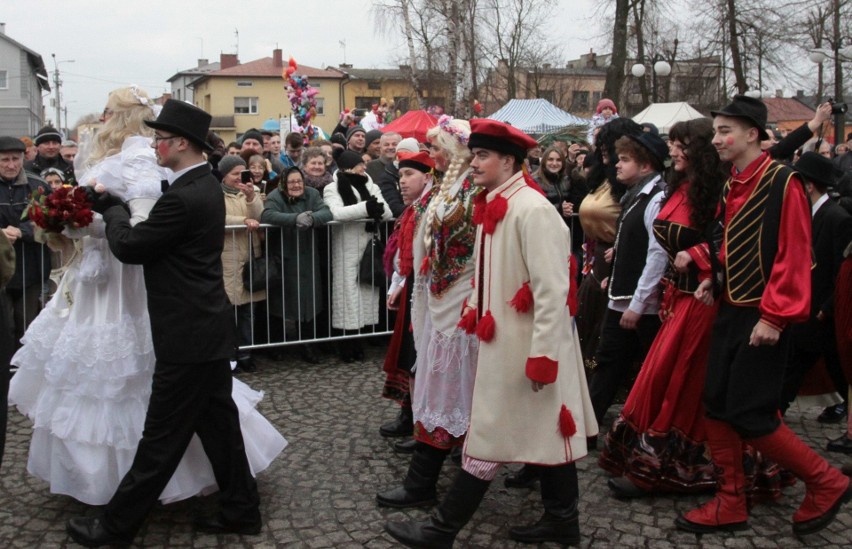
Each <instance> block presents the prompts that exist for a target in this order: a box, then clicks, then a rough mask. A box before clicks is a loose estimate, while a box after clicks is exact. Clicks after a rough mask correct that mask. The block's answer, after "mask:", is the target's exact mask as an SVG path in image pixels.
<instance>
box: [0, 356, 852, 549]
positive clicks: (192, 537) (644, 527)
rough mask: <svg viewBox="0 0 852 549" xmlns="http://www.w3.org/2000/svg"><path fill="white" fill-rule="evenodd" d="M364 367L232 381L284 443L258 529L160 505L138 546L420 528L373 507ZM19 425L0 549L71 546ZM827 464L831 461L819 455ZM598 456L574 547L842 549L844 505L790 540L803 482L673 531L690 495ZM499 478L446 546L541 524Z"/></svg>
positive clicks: (820, 443)
mask: <svg viewBox="0 0 852 549" xmlns="http://www.w3.org/2000/svg"><path fill="white" fill-rule="evenodd" d="M365 348H366V353H367V360H366V361H364V362H363V363H360V364H357V363H356V364H344V363H341V362H339V361H338V360H337V359H336V358H335V357H332V356H327V355H326V356H324V361H325V362H326V363H325V364H322V365H309V364H306V363H304V362H301V361H300V360H298V359H297V358H295V351H292V354H293V358H288V359H285V360H283V361H281V362H273V361H270V360H268V359H264V358H260V359H259V360H258V364H259V370H258V372H257V373H254V374H241V375H240V378H241V379H243V380H244V381H245V382H246V383H248V384H249V385H250V386H252V387H253V388H255V389H260V390H263V391H264V392H265V397H264V399H263V401H262V402H261V403H260V405H259V406H260V409H261V411H262V412H263V413H264V414H265V415H266V417H267V418H268V419H269V420H270V421H271V422H272V423H273V424H275V425H276V426H277V427H278V428H279V430H280V431H281V432H282V434H284V436H285V437H286V438H287V440H288V441H289V443H290V446H289V447H288V448H287V449H286V450H285V451H284V453H283V454H282V455H281V456H279V458H278V459H277V460H276V461H275V462H274V463H273V464H272V466H271V467H270V468H269V469H267V470H266V471H264V472H263V473H261V474H260V475H259V477H258V484H259V488H260V493H261V500H262V508H261V510H262V513H263V516H264V521H265V524H264V528H263V531H262V533H261V534H260V535H259V536H251V537H239V536H218V537H217V536H211V535H204V534H196V533H194V532H193V529H192V527H191V519H192V517H193V516H194V515H195V514H198V513H201V512H204V511H206V510H208V509H209V508H211V507H212V506H213V505H214V504H215V496H213V497H208V498H201V499H193V500H190V501H185V502H179V503H176V504H172V505H169V506H165V507H158V508H157V509H155V510H154V512H152V513H151V515H150V517H149V520H148V522H147V523H146V525H145V526H144V528H143V530H142V531H141V532H140V534H139V535H138V536H137V538H136V543H137V545H138V546H145V547H253V548H266V547H268V548H273V547H308V548H322V547H349V548H354V547H369V548H383V547H394V546H396V544H395V543H394V541H393V540H392V539H391V538H390V537H389V536H387V535H386V534H384V532H383V529H382V526H383V524H384V522H385V521H386V520H388V519H404V518H406V517H409V518H413V519H422V518H424V517H426V516H427V511H425V510H412V511H405V512H401V511H391V510H387V509H379V508H378V507H377V506H376V504H375V500H374V498H375V493H376V491H377V490H379V489H383V488H385V487H389V486H392V485H395V484H397V483H399V482H401V479H402V478H403V476H404V474H405V471H406V468H407V466H408V456H403V455H396V454H394V452H393V451H392V449H391V443H392V442H393V441H390V440H386V439H383V438H382V437H380V436H379V433H378V428H379V425H380V424H381V423H382V422H384V421H386V420H388V419H390V418H392V417H393V416H394V415H395V413H396V406H395V404H393V403H391V402H390V401H387V400H384V399H382V398H381V397H380V393H381V386H382V381H383V373H382V372H381V361H382V358H383V347H381V346H372V345H366V346H365ZM791 412H792V413H791V414H788V421H789V423H790V425H791V427H792V428H793V429H794V430H796V432H798V433H799V434H801V435H803V436H804V438H805V440H806V442H808V443H809V444H811V446H812V447H815V448H817V449H818V450H819V451H820V453H822V454H823V455H826V452H824V447H825V443H826V440H827V439H828V438H834V437H837V436H838V435H839V434H840V433H841V432H842V429H843V428H845V423H843V424H841V425H832V426H823V425H821V424H819V423H817V422H816V420H815V418H816V415H817V412H818V411H817V410H808V411H806V412H805V413H800V412H799V411H797V410H796V409H795V407H794V409H793V410H792V411H791ZM29 436H30V422H29V420H28V419H26V418H24V417H22V416H21V415H19V414H18V413H17V411H12V410H10V419H9V435H8V442H7V446H6V456H5V458H4V463H3V470H2V474H0V547H4V548H5V547H21V548H32V547H66V546H67V547H75V546H76V545H75V544H73V543H71V542H70V540H69V539H68V538H67V536H66V534H65V522H66V521H67V520H68V519H69V518H71V517H73V516H76V515H79V514H82V513H87V512H92V509H90V508H87V507H86V506H85V505H83V504H81V503H78V502H76V501H75V500H73V499H71V498H69V497H66V496H58V495H52V494H50V493H49V492H48V488H47V485H46V483H44V482H42V481H41V480H37V479H35V478H33V477H31V476H29V475H28V474H27V473H26V460H27V450H28V444H29ZM828 457H829V460H830V461H831V462H832V463H834V464H837V465H840V464H841V463H843V456H839V455H838V454H830V455H828ZM596 459H597V452H594V453H592V455H591V456H590V457H587V458H586V459H584V460H582V461H581V462H580V464H579V468H580V490H581V502H580V512H581V519H580V520H581V529H582V533H583V543H582V547H652V548H654V549H661V548H666V547H704V548H717V547H719V548H721V547H728V548H750V547H757V548H762V547H766V548H769V547H784V548H793V547H849V546H852V505H851V506H847V507H846V508H845V509H844V510H843V511H842V512H841V514H840V516H839V517H838V520H837V521H835V522H834V523H833V524H832V525H831V527H830V528H828V529H826V530H824V531H823V532H822V533H820V534H816V535H813V536H810V537H809V538H807V539H806V540H805V541H804V542H802V541H800V540H798V539H796V538H795V537H793V535H792V531H791V525H790V519H791V516H792V514H793V512H794V511H795V509H796V507H797V506H798V503H799V501H800V500H801V498H802V495H803V491H804V489H803V487H802V485H801V483H799V484H797V485H796V486H794V487H791V488H788V489H786V490H785V498H784V499H782V500H781V501H779V502H776V503H772V504H764V505H760V506H758V507H757V508H755V509H753V511H752V516H751V519H750V523H749V524H750V529H748V530H746V531H745V532H740V533H737V534H736V535H705V536H702V537H696V536H695V535H692V534H686V533H681V532H677V531H676V530H675V529H674V526H673V521H674V518H675V517H676V516H677V514H678V512H680V511H683V510H687V509H690V508H691V507H693V506H694V505H695V504H696V502H698V501H703V500H704V499H706V496H701V497H697V496H696V497H659V498H650V499H644V500H634V501H630V502H621V501H617V500H615V499H613V498H612V497H611V496H610V495H609V489H608V488H607V486H606V475H605V474H604V473H603V472H602V471H601V470H600V469H599V468H598V467H597V465H596ZM456 471H457V466H456V465H455V464H453V463H451V462H450V461H449V460H448V461H447V464H446V466H445V471H444V474H443V476H442V480H441V483H440V485H439V492H440V493H443V492H444V491H446V489H447V487H448V486H449V484H450V481H451V479H452V478H453V477H454V475H455V473H456ZM507 472H508V470H506V469H504V471H502V472H501V474H500V476H498V478H497V480H496V481H495V482H494V483H493V484H492V486H491V489H490V490H489V492H488V494H487V495H486V498H485V501H484V502H483V504H482V505H481V506H480V508H479V510H478V512H477V513H476V515H475V516H474V518H473V520H472V521H471V522H470V524H469V525H468V526H467V527H466V528H465V529H464V530H463V531H462V532H461V534H460V535H459V537H458V538H457V543H456V546H457V547H521V546H520V545H517V544H515V543H514V542H511V541H509V540H508V529H509V526H511V525H515V524H520V523H526V522H531V521H534V520H536V519H537V518H538V516H539V515H540V513H541V510H542V508H541V502H540V497H539V494H538V491H537V490H535V491H523V490H521V491H517V490H511V491H510V490H507V489H506V488H504V487H503V478H504V477H505V475H506V473H507Z"/></svg>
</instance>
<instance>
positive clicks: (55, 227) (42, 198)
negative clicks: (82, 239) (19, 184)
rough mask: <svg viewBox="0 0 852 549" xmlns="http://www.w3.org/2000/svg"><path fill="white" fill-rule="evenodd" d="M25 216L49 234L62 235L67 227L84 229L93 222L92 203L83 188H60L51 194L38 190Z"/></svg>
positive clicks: (31, 198)
mask: <svg viewBox="0 0 852 549" xmlns="http://www.w3.org/2000/svg"><path fill="white" fill-rule="evenodd" d="M24 215H25V216H27V217H29V219H30V220H31V221H32V222H33V223H35V224H36V225H37V226H38V227H41V228H42V229H44V230H45V231H47V232H52V233H61V232H62V229H64V228H65V227H71V228H74V229H82V228H83V227H86V226H87V225H89V223H91V222H92V201H91V200H89V195H88V193H86V191H85V190H84V189H83V188H82V187H60V188H58V189H56V190H55V191H53V192H51V193H50V194H48V193H47V192H45V190H44V189H42V188H38V189H36V190H35V191H34V192H33V194H32V195H31V197H30V205H29V207H28V208H27V209H26V210H24Z"/></svg>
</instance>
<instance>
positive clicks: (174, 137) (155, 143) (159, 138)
mask: <svg viewBox="0 0 852 549" xmlns="http://www.w3.org/2000/svg"><path fill="white" fill-rule="evenodd" d="M178 137H180V136H179V135H169V136H167V137H166V136H161V135H154V145H155V146H156V145H157V143H159V142H160V141H169V140H171V139H177V138H178Z"/></svg>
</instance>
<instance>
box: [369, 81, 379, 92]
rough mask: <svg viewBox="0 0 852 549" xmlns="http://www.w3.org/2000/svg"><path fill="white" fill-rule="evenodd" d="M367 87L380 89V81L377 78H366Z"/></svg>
mask: <svg viewBox="0 0 852 549" xmlns="http://www.w3.org/2000/svg"><path fill="white" fill-rule="evenodd" d="M367 89H368V90H380V89H382V83H381V82H379V81H378V80H368V81H367Z"/></svg>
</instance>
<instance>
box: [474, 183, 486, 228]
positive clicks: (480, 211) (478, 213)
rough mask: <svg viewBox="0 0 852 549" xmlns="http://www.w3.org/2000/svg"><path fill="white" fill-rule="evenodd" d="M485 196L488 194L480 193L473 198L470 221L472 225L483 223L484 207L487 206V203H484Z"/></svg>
mask: <svg viewBox="0 0 852 549" xmlns="http://www.w3.org/2000/svg"><path fill="white" fill-rule="evenodd" d="M486 196H488V193H487V192H485V191H482V192H480V193H479V194H477V195H476V196H475V197H473V219H472V221H473V224H474V225H482V223H483V221H485V207H486V206H487V205H488V203H487V202H486V201H485V197H486Z"/></svg>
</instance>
